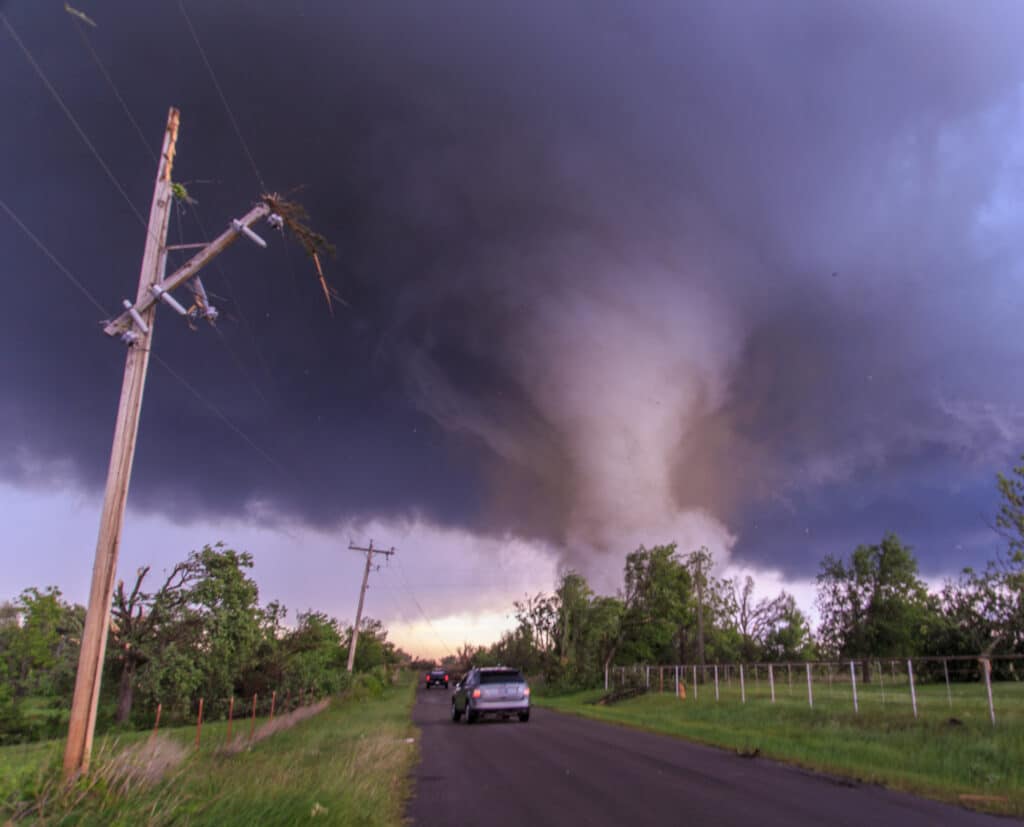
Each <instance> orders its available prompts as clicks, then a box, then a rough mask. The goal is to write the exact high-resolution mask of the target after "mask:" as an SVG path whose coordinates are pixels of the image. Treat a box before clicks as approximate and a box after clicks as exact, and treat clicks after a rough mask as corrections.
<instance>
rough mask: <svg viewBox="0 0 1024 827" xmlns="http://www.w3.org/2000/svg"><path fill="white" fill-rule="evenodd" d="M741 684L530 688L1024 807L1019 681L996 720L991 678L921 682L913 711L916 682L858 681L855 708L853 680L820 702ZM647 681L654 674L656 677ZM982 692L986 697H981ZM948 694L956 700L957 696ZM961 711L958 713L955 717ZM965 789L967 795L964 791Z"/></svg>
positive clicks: (709, 739) (570, 702) (1018, 812)
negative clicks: (628, 689)
mask: <svg viewBox="0 0 1024 827" xmlns="http://www.w3.org/2000/svg"><path fill="white" fill-rule="evenodd" d="M752 683H753V682H751V683H748V684H747V686H746V695H747V699H746V703H743V702H742V701H741V695H740V689H739V686H738V682H737V681H736V680H735V678H734V679H733V680H732V681H731V683H730V684H729V685H726V684H725V683H724V682H723V683H721V684H720V686H719V700H718V701H717V702H716V701H715V697H714V686H713V685H711V686H709V685H702V686H700V687H698V693H699V695H698V698H697V699H694V697H693V694H692V687H687V688H688V689H691V692H690V695H689V698H688V699H687V700H685V701H683V700H680V699H678V698H676V697H675V695H674V694H673V693H672V686H673V684H674V678H673V680H672V681H669V680H668V678H667V677H666V680H665V687H666V689H667V690H668V691H667V692H666V693H664V694H662V693H658V692H656V691H655V692H651V693H648V694H646V695H643V696H641V697H638V698H634V699H631V700H626V701H621V702H619V703H617V704H614V705H611V706H599V705H596V704H595V703H594V702H595V701H596V700H598V699H599V698H600V697H601V696H602V695H603V694H604V693H603V692H601V691H599V690H593V691H587V692H579V693H575V694H572V695H563V696H556V697H543V696H539V697H535V698H534V702H535V703H536V704H537V705H538V706H545V707H548V708H551V709H556V710H559V711H562V712H569V713H572V714H575V715H581V716H584V717H587V718H594V719H597V720H602V721H608V722H611V723H615V724H621V725H625V726H631V727H636V728H638V729H644V730H648V731H651V732H659V733H665V734H668V735H674V736H677V737H680V738H686V739H688V740H693V741H698V742H700V743H704V744H710V745H713V746H719V747H724V748H727V749H733V750H736V751H738V752H741V753H745V754H751V753H753V752H754V751H755V750H757V751H758V754H759V755H761V756H763V757H766V758H773V759H776V760H779V761H784V762H787V763H791V764H796V765H799V766H801V767H805V768H808V769H812V770H817V771H820V772H825V773H829V774H833V775H841V776H846V777H851V778H855V779H858V780H861V781H864V782H869V783H877V784H882V785H884V786H887V787H891V788H893V789H898V790H903V791H906V792H912V793H917V794H920V795H925V796H928V797H930V798H935V799H939V800H943V801H947V802H952V803H960V804H966V805H968V806H971V807H972V808H974V809H983V810H985V811H987V812H995V813H1002V814H1008V815H1015V816H1024V686H1022V685H1021V684H1019V683H1000V684H997V685H995V686H994V687H993V692H994V694H995V696H996V714H997V725H996V726H995V727H993V726H992V724H991V722H990V720H989V713H988V702H987V699H986V697H985V694H984V687H979V685H978V684H963V685H960V686H958V685H956V684H954V685H953V687H952V688H951V693H950V694H951V696H952V698H950V697H947V694H946V687H945V686H944V685H942V684H938V685H926V686H922V687H918V689H917V691H918V713H919V717H918V718H917V719H916V720H915V719H914V717H913V712H912V709H911V704H910V697H909V691H908V690H909V687H907V686H905V685H904V686H903V687H902V688H901V687H899V686H898V685H889V686H887V687H886V690H887V695H886V698H885V702H884V703H883V702H882V697H881V692H880V690H879V688H878V687H874V686H869V687H867V688H866V690H865V688H863V687H859V693H858V694H859V698H858V700H859V704H860V711H859V713H856V714H855V713H854V711H853V704H852V696H851V693H850V686H849V684H847V685H846V686H845V687H843V686H842V685H833V686H832V687H829V686H827V685H824V684H822V685H815V686H814V708H813V709H811V708H809V707H808V704H807V694H806V692H807V685H806V683H803V685H802V686H801V685H800V684H799V683H796V684H795V686H794V687H793V689H792V691H791V690H790V687H789V686H788V682H786V681H783V680H779V681H778V682H777V684H776V703H775V704H772V703H771V699H770V690H769V688H768V686H767V683H766V682H765V681H763V680H762V681H760V682H759V683H758V684H756V685H752ZM652 687H657V684H656V683H655V681H654V680H653V679H652ZM979 696H980V697H979ZM950 701H952V706H950ZM954 716H955V717H954ZM962 796H964V797H962Z"/></svg>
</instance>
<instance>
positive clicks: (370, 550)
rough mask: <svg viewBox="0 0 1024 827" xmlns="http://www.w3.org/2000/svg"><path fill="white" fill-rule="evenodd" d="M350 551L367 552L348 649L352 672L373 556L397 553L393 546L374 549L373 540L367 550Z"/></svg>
mask: <svg viewBox="0 0 1024 827" xmlns="http://www.w3.org/2000/svg"><path fill="white" fill-rule="evenodd" d="M348 548H349V551H363V552H366V568H365V569H363V585H362V587H361V588H360V589H359V608H357V609H356V623H355V626H353V627H352V644H351V645H350V646H349V647H348V667H347V669H348V671H349V672H351V671H352V666H353V665H354V664H355V662H356V644H357V643H358V642H359V624H360V623H361V622H362V620H363V600H364V599H365V597H366V585H367V583H368V582H369V580H370V566H371V564H372V563H373V555H375V554H383V555H384V556H385V557H390V556H391V555H392V554H394V553H395V548H394V546H392V547H391V548H390V549H382V548H374V547H373V540H370V545H369V546H367V547H366V548H362V547H361V546H356V545H353V544H352V543H349V544H348Z"/></svg>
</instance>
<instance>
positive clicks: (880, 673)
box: [878, 661, 885, 706]
mask: <svg viewBox="0 0 1024 827" xmlns="http://www.w3.org/2000/svg"><path fill="white" fill-rule="evenodd" d="M878 688H879V689H881V690H882V706H885V670H884V669H883V668H882V661H878Z"/></svg>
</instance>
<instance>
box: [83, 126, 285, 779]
mask: <svg viewBox="0 0 1024 827" xmlns="http://www.w3.org/2000/svg"><path fill="white" fill-rule="evenodd" d="M178 120H179V114H178V110H177V109H174V108H172V109H171V110H170V113H169V114H168V116H167V129H166V131H165V133H164V142H163V149H162V151H161V153H160V163H159V167H158V170H157V176H156V186H155V187H154V190H153V203H152V206H151V207H150V212H149V227H148V230H147V235H146V247H145V252H144V253H143V256H142V269H141V271H140V273H139V289H138V292H137V293H136V297H135V302H134V304H133V303H132V302H130V301H128V300H127V299H125V300H124V302H123V303H122V305H123V307H124V308H125V311H124V313H122V314H121V315H120V316H118V317H117V318H116V319H114V320H113V321H109V322H107V324H106V327H105V328H104V331H105V332H106V333H107V334H108V335H110V336H118V337H120V339H121V341H122V342H124V343H125V344H126V345H128V356H127V359H126V362H125V369H124V380H123V384H122V386H121V401H120V403H119V405H118V409H117V421H116V424H115V426H114V444H113V448H112V449H111V454H110V467H109V469H108V471H107V487H106V492H105V493H104V497H103V512H102V514H101V516H100V530H99V539H98V540H97V542H96V558H95V561H94V563H93V570H92V586H91V587H90V590H89V606H88V609H87V611H86V615H85V628H84V630H83V632H82V645H81V650H80V652H79V657H78V672H77V674H76V675H75V694H74V697H73V699H72V702H71V720H70V722H69V724H68V741H67V746H66V748H65V751H64V775H65V777H73V776H75V775H77V774H79V773H82V772H85V771H86V770H88V768H89V758H90V755H91V752H92V741H93V733H94V731H95V729H96V708H97V704H98V702H99V694H100V679H101V677H102V673H103V657H104V654H105V652H106V647H107V630H108V628H109V626H110V601H111V599H112V597H113V591H114V576H115V574H116V572H117V554H118V550H119V547H120V543H121V528H122V526H123V524H124V510H125V503H126V501H127V499H128V484H129V482H130V480H131V470H132V460H133V459H134V456H135V442H136V437H137V436H138V432H139V413H140V411H141V408H142V391H143V387H144V386H145V383H146V370H147V368H148V367H149V352H150V349H151V347H152V342H153V323H154V321H155V315H156V303H157V301H163V302H164V303H165V304H167V305H168V306H170V307H172V308H173V309H174V310H175V311H176V312H178V313H180V314H181V315H186V314H187V313H188V312H189V311H187V310H186V309H185V308H184V307H182V306H181V305H180V304H179V303H178V302H177V301H175V299H174V298H173V297H172V296H171V295H170V291H171V290H173V289H174V288H175V287H177V286H179V285H180V284H183V283H184V282H185V281H187V280H189V279H191V278H193V277H194V276H195V275H196V273H197V272H198V271H199V270H200V268H202V267H203V266H204V265H205V264H207V263H208V262H209V261H211V260H212V259H213V258H214V257H215V256H216V255H217V254H218V253H220V252H221V251H223V250H224V249H226V248H227V247H228V245H229V244H231V242H232V241H234V240H235V238H237V237H238V234H239V233H244V234H245V235H246V236H248V237H249V238H251V239H252V240H253V241H255V242H256V243H258V244H260V245H261V246H264V247H265V246H266V243H265V242H264V241H263V239H261V238H260V237H259V236H257V235H256V234H255V233H254V232H253V231H252V230H251V229H249V225H250V224H252V223H253V222H254V221H256V220H258V219H260V218H262V217H264V216H267V215H268V214H269V213H270V212H271V209H270V206H269V205H268V204H267V203H266V202H265V201H261V202H260V203H259V204H257V205H256V206H255V207H253V208H252V209H251V210H250V211H249V212H248V213H247V214H246V215H245V216H244V217H243V218H241V219H239V220H237V221H234V222H232V225H231V227H230V228H229V229H228V230H226V231H225V232H224V233H222V234H221V235H220V236H219V237H218V238H216V239H215V240H214V241H212V242H210V243H209V244H201V245H189V246H198V247H202V248H203V249H202V250H201V251H200V252H199V253H198V254H197V255H195V256H194V257H193V258H192V259H191V260H190V261H189V262H188V263H187V264H185V265H184V266H183V267H181V268H179V269H178V270H177V271H175V272H174V273H173V274H172V275H171V276H169V277H167V278H164V270H165V268H166V264H167V250H168V247H167V244H166V241H167V225H168V223H169V220H170V215H171V203H172V199H173V197H174V190H173V185H172V180H171V170H172V168H173V166H174V152H175V147H176V144H177V139H178ZM275 217H276V216H271V222H272V223H273V224H274V226H280V221H281V219H280V218H278V222H276V223H275V222H274V221H273V219H274V218H275ZM197 291H198V292H200V294H202V295H205V293H203V292H202V287H201V286H200V285H197ZM199 315H201V316H203V317H205V318H207V319H209V320H211V321H212V320H214V319H215V318H216V310H215V309H214V308H212V307H209V306H208V304H205V303H204V306H203V307H201V308H200V311H199Z"/></svg>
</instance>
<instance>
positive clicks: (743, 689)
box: [740, 663, 747, 703]
mask: <svg viewBox="0 0 1024 827" xmlns="http://www.w3.org/2000/svg"><path fill="white" fill-rule="evenodd" d="M746 702H747V686H746V684H745V683H744V682H743V664H742V663H741V664H740V703H746Z"/></svg>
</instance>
